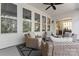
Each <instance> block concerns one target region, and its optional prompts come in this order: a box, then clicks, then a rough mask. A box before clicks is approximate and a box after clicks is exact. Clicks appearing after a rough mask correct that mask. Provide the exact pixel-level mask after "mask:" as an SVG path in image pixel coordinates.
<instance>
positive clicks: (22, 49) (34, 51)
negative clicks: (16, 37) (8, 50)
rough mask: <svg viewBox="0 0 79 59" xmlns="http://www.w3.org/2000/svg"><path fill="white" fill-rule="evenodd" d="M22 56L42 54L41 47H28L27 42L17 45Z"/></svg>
mask: <svg viewBox="0 0 79 59" xmlns="http://www.w3.org/2000/svg"><path fill="white" fill-rule="evenodd" d="M16 47H17V49H18V51H19V53H20V55H21V56H41V53H40V50H39V49H33V48H28V47H26V46H25V44H24V43H23V44H20V45H17V46H16Z"/></svg>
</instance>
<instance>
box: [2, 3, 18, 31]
mask: <svg viewBox="0 0 79 59" xmlns="http://www.w3.org/2000/svg"><path fill="white" fill-rule="evenodd" d="M16 17H17V6H16V5H15V4H12V3H1V33H16V32H17V18H16Z"/></svg>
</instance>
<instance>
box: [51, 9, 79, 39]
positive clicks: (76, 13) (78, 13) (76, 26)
mask: <svg viewBox="0 0 79 59" xmlns="http://www.w3.org/2000/svg"><path fill="white" fill-rule="evenodd" d="M68 17H70V18H71V19H72V32H73V33H75V34H77V39H79V10H78V9H77V10H72V11H70V12H68V13H64V14H61V15H58V16H55V17H54V18H53V19H54V20H55V22H54V28H53V27H52V29H53V32H55V33H56V30H55V29H56V26H55V24H56V21H57V20H63V18H68Z"/></svg>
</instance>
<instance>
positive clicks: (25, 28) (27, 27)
mask: <svg viewBox="0 0 79 59" xmlns="http://www.w3.org/2000/svg"><path fill="white" fill-rule="evenodd" d="M28 31H31V22H29V21H23V32H28Z"/></svg>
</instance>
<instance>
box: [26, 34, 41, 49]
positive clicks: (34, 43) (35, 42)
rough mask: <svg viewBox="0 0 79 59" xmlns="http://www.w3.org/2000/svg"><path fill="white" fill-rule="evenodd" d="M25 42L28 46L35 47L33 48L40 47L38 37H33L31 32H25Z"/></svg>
mask: <svg viewBox="0 0 79 59" xmlns="http://www.w3.org/2000/svg"><path fill="white" fill-rule="evenodd" d="M25 42H26V47H29V48H33V49H39V48H38V47H39V46H38V39H36V38H32V37H31V36H30V34H25Z"/></svg>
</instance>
